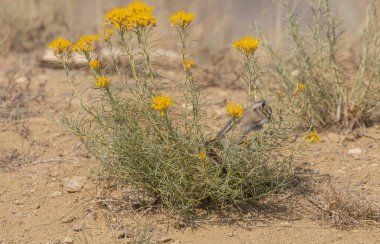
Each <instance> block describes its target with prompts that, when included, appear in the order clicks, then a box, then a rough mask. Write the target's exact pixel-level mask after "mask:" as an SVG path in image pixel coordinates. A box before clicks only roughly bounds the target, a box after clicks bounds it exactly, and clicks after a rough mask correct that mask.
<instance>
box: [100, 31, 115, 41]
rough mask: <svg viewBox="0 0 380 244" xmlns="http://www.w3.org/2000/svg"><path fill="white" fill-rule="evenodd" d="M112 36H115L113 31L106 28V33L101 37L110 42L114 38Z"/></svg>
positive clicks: (101, 34)
mask: <svg viewBox="0 0 380 244" xmlns="http://www.w3.org/2000/svg"><path fill="white" fill-rule="evenodd" d="M112 34H113V30H112V29H110V28H106V29H105V30H104V33H100V34H99V36H100V37H101V38H103V40H105V41H109V40H110V39H111V37H112Z"/></svg>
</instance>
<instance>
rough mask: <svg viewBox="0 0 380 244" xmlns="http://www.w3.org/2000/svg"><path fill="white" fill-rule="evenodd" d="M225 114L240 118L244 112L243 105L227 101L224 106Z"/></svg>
mask: <svg viewBox="0 0 380 244" xmlns="http://www.w3.org/2000/svg"><path fill="white" fill-rule="evenodd" d="M226 111H227V114H228V115H229V116H230V117H233V118H240V117H241V116H242V115H243V113H244V108H243V106H239V105H236V104H235V103H229V104H228V105H227V107H226Z"/></svg>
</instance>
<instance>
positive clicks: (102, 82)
mask: <svg viewBox="0 0 380 244" xmlns="http://www.w3.org/2000/svg"><path fill="white" fill-rule="evenodd" d="M110 83H111V78H109V77H105V76H99V77H98V78H97V79H96V86H97V87H99V88H108V87H109V86H110Z"/></svg>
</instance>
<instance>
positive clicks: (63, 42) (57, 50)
mask: <svg viewBox="0 0 380 244" xmlns="http://www.w3.org/2000/svg"><path fill="white" fill-rule="evenodd" d="M48 47H49V48H50V49H51V50H53V52H54V54H63V53H70V52H71V49H72V44H71V42H70V41H69V40H67V39H65V38H62V37H59V38H57V39H55V40H54V41H52V42H51V43H50V44H49V46H48Z"/></svg>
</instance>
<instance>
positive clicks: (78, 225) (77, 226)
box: [71, 224, 82, 232]
mask: <svg viewBox="0 0 380 244" xmlns="http://www.w3.org/2000/svg"><path fill="white" fill-rule="evenodd" d="M71 229H72V230H73V231H75V232H79V231H81V230H82V224H77V225H74V226H73V227H71Z"/></svg>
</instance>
